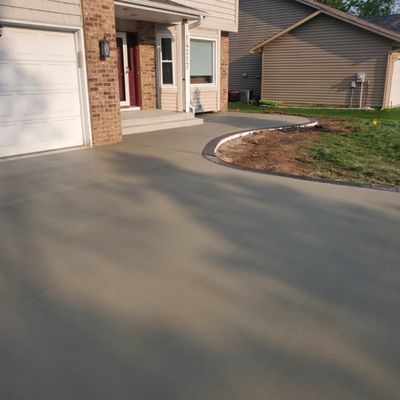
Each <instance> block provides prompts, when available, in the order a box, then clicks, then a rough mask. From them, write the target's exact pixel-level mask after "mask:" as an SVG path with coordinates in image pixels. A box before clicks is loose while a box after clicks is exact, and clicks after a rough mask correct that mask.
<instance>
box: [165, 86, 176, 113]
mask: <svg viewBox="0 0 400 400" xmlns="http://www.w3.org/2000/svg"><path fill="white" fill-rule="evenodd" d="M160 92H161V110H165V111H179V110H178V90H177V88H176V87H174V88H170V89H169V88H165V87H164V88H163V87H162V88H160Z"/></svg>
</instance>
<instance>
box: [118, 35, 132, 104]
mask: <svg viewBox="0 0 400 400" xmlns="http://www.w3.org/2000/svg"><path fill="white" fill-rule="evenodd" d="M117 52H118V83H119V100H120V104H121V107H129V106H130V93H129V63H128V43H127V39H126V33H125V32H117Z"/></svg>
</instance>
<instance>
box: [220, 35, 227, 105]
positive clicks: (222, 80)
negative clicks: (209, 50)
mask: <svg viewBox="0 0 400 400" xmlns="http://www.w3.org/2000/svg"><path fill="white" fill-rule="evenodd" d="M228 80H229V33H227V32H222V34H221V71H220V85H221V89H220V90H221V96H220V97H221V104H220V109H221V111H227V109H228Z"/></svg>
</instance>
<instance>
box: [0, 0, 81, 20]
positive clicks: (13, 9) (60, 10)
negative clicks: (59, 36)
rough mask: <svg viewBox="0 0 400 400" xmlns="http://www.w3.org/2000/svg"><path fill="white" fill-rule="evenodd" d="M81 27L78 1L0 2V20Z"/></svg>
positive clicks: (35, 0)
mask: <svg viewBox="0 0 400 400" xmlns="http://www.w3.org/2000/svg"><path fill="white" fill-rule="evenodd" d="M1 19H3V20H17V21H27V22H36V23H44V24H53V25H68V26H82V19H81V6H80V0H62V1H61V0H0V20H1Z"/></svg>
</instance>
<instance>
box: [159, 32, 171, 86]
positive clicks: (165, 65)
mask: <svg viewBox="0 0 400 400" xmlns="http://www.w3.org/2000/svg"><path fill="white" fill-rule="evenodd" d="M173 53H174V52H173V44H172V37H162V38H161V82H162V84H163V85H173V84H174V56H173Z"/></svg>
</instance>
